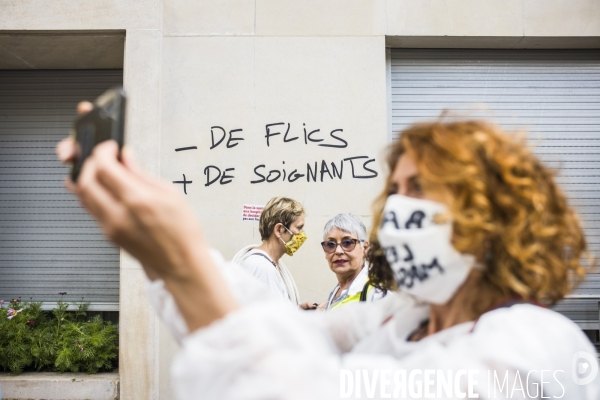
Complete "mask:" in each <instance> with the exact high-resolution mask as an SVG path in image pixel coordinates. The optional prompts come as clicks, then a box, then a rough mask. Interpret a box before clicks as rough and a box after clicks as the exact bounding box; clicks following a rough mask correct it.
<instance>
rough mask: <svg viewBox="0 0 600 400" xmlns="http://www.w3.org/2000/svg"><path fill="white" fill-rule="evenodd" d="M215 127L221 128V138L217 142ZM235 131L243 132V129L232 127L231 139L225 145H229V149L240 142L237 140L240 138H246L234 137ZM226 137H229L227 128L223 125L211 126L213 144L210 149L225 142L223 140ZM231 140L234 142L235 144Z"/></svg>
mask: <svg viewBox="0 0 600 400" xmlns="http://www.w3.org/2000/svg"><path fill="white" fill-rule="evenodd" d="M215 129H220V130H221V138H220V139H219V140H218V141H217V142H216V143H215ZM235 132H242V129H232V130H230V131H229V139H227V143H226V145H225V147H227V148H228V149H231V148H232V147H235V146H237V145H238V144H239V143H236V142H238V141H240V140H246V139H244V138H241V137H233V134H234V133H235ZM226 137H227V131H226V130H225V128H223V127H221V126H211V127H210V142H211V146H210V148H209V150H212V149H214V148H215V147H217V146H218V145H220V144H221V143H223V141H224V140H225V138H226ZM231 142H233V144H232V143H231Z"/></svg>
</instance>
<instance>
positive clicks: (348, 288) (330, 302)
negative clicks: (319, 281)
mask: <svg viewBox="0 0 600 400" xmlns="http://www.w3.org/2000/svg"><path fill="white" fill-rule="evenodd" d="M350 286H352V284H350ZM350 286H348V287H347V288H346V289H345V290H343V291H342V293H340V295H339V296H338V297H337V298H336V299H335V301H332V300H333V295H334V294H335V292H337V290H338V288H339V287H340V284H339V283H338V284H337V285H335V287H334V288H333V291H332V292H331V293H330V294H329V299H328V300H327V307H326V308H325V310H329V307H331V306H333V305H335V304H337V303H339V302H340V301H342V300H344V299H345V298H346V297H348V291H349V290H350Z"/></svg>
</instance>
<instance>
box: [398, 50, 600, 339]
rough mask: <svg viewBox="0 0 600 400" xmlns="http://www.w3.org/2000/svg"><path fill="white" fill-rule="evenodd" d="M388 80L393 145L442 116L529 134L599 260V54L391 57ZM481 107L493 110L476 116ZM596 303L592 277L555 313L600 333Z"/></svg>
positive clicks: (599, 285) (408, 53)
mask: <svg viewBox="0 0 600 400" xmlns="http://www.w3.org/2000/svg"><path fill="white" fill-rule="evenodd" d="M391 80H392V81H391V94H392V96H391V97H392V104H391V114H392V137H393V138H394V139H395V138H397V136H398V134H399V133H400V131H401V130H402V129H404V128H406V127H407V126H408V125H410V124H412V123H414V122H417V121H421V120H424V119H433V118H435V117H437V116H439V115H440V112H441V111H442V110H444V109H449V110H452V111H454V112H455V113H454V114H458V115H464V116H467V117H469V116H475V117H485V118H490V117H491V118H493V119H494V120H495V121H496V122H498V123H499V124H500V125H501V126H503V127H505V128H506V129H509V130H517V129H519V128H524V129H526V130H527V131H528V132H529V138H530V144H531V145H532V147H533V149H534V152H535V154H537V155H538V156H539V158H540V159H541V160H542V161H544V162H545V164H546V165H548V166H549V167H552V168H554V169H558V170H559V174H558V177H557V181H558V182H559V184H560V185H561V187H562V189H563V190H564V191H565V192H566V193H567V195H568V197H569V199H570V204H571V205H572V206H573V207H574V208H575V209H576V210H577V211H578V212H579V214H580V216H581V217H582V220H583V225H584V229H585V232H586V238H587V241H588V245H589V248H590V250H591V251H592V253H593V254H594V255H595V256H596V257H598V256H600V51H599V50H481V49H479V50H445V49H443V50H442V49H428V50H420V49H415V50H408V49H392V51H391ZM481 104H484V105H486V106H487V107H489V108H488V109H484V110H479V111H475V110H476V107H474V105H481ZM584 262H585V261H584ZM599 300H600V274H599V273H598V272H594V273H591V274H589V275H588V278H587V281H586V282H585V283H583V285H582V286H581V287H580V288H578V289H577V290H576V291H575V293H573V295H572V296H571V298H569V299H567V300H565V301H563V302H561V303H560V304H559V305H557V306H556V310H557V311H559V312H562V313H563V314H565V315H566V316H568V317H569V318H571V319H573V320H574V321H576V322H577V323H578V324H579V325H580V326H581V327H582V328H583V329H598V301H599Z"/></svg>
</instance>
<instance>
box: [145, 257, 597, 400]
mask: <svg viewBox="0 0 600 400" xmlns="http://www.w3.org/2000/svg"><path fill="white" fill-rule="evenodd" d="M213 258H214V259H215V262H216V264H217V265H219V268H220V270H221V272H222V274H223V276H224V278H225V280H226V282H227V284H228V285H229V289H230V290H231V291H232V292H233V294H234V295H235V297H236V298H237V300H238V301H239V302H240V304H241V305H242V306H241V308H240V309H239V310H237V311H235V312H232V313H230V314H229V315H227V316H226V317H225V318H223V319H221V320H219V321H216V322H214V323H213V324H211V325H210V326H208V327H206V328H203V329H199V330H197V331H195V332H192V333H188V332H187V327H186V325H185V323H184V321H183V318H182V317H181V315H180V314H179V312H178V311H177V307H176V305H175V302H174V300H173V298H172V297H171V295H170V294H169V293H168V292H167V291H166V290H165V289H164V286H163V283H162V281H154V282H151V283H149V284H148V291H149V296H150V301H151V303H152V305H153V306H154V308H155V309H156V310H157V312H158V313H159V315H160V316H161V318H162V319H163V321H164V322H165V323H166V324H167V326H168V327H169V328H170V329H171V332H172V333H173V335H174V336H175V338H176V339H177V340H178V341H179V342H180V343H181V346H182V349H181V351H180V352H179V354H178V355H177V356H176V358H175V360H174V363H173V365H172V370H171V373H172V379H173V387H174V388H175V390H176V392H177V394H178V396H179V398H180V399H182V400H192V399H198V400H199V399H203V400H205V399H215V400H226V399H232V400H246V399H301V400H311V399H324V400H325V399H326V400H330V399H337V398H340V397H342V398H390V397H391V398H394V395H396V396H402V395H404V397H400V398H450V399H455V398H465V396H468V390H469V387H468V385H469V383H471V382H472V381H477V384H476V385H475V388H474V389H473V388H471V390H472V392H473V394H474V395H478V398H480V399H490V398H497V399H505V398H511V399H512V398H514V399H517V398H563V399H567V400H597V399H598V398H599V393H600V391H599V390H598V378H597V379H596V380H595V381H594V382H592V383H590V384H587V385H577V384H576V383H575V382H574V379H573V377H572V373H573V365H574V363H573V361H574V360H573V357H574V356H575V354H577V353H578V352H584V353H586V354H591V355H593V356H594V357H595V354H596V353H595V349H594V347H593V346H592V344H591V343H590V342H589V341H588V339H587V338H586V336H585V335H584V334H583V332H581V330H580V329H579V328H578V327H577V325H575V324H574V323H573V322H571V321H570V320H569V319H567V318H566V317H564V316H562V315H560V314H558V313H556V312H553V311H551V310H548V309H544V308H541V307H537V306H533V305H529V304H520V305H514V306H512V307H510V308H501V309H497V310H494V311H490V312H488V313H486V314H484V315H483V316H481V318H480V319H479V320H478V321H477V323H474V322H468V323H463V324H459V325H456V326H454V327H452V328H450V329H446V330H443V331H441V332H438V333H437V334H434V335H431V336H428V337H426V338H424V339H422V340H420V341H418V342H409V341H407V340H406V338H407V337H408V336H409V334H410V333H411V332H412V331H414V329H415V328H417V327H418V326H419V324H420V323H421V322H422V321H423V320H424V319H426V317H427V314H428V307H427V306H426V305H419V304H416V303H415V302H414V301H413V300H412V299H411V298H409V297H408V296H405V295H401V294H396V293H390V294H389V295H388V296H386V297H385V298H384V299H382V300H380V301H377V302H374V303H355V304H349V305H347V306H345V307H341V308H340V309H339V310H338V311H332V312H330V313H320V312H315V311H302V310H297V309H295V308H294V307H293V306H292V305H291V304H289V302H287V303H286V302H284V301H280V300H276V299H275V298H274V297H273V296H272V295H271V294H270V293H269V292H268V291H267V290H264V286H263V285H262V284H261V283H260V282H258V281H256V280H255V279H254V278H252V277H251V276H250V275H248V274H247V273H245V271H243V270H242V269H241V268H240V267H239V266H237V265H235V264H231V263H226V262H225V260H223V258H222V257H221V256H220V255H219V254H218V253H216V252H214V253H213ZM580 354H581V353H580ZM432 370H433V371H434V372H433V374H434V375H432V372H431V371H432ZM403 371H404V378H405V379H404V381H403V379H402V375H403ZM440 371H441V373H442V374H446V373H448V371H450V373H451V374H452V375H451V376H449V375H448V377H449V378H450V381H453V382H452V383H453V384H454V387H453V388H450V390H451V391H450V393H448V387H447V386H443V385H440V384H434V385H433V386H432V385H431V384H430V382H429V380H428V378H429V379H430V378H431V377H432V376H434V377H435V374H436V373H440ZM469 374H471V375H472V376H471V378H473V379H471V380H468V379H467V378H468V377H469ZM357 375H358V376H359V377H360V379H356V377H357ZM386 377H387V379H386ZM411 377H412V378H413V379H412V381H410V379H411ZM375 378H379V379H375ZM353 379H354V380H353ZM438 379H439V378H438ZM351 380H353V382H352V385H353V387H352V388H350V387H349V385H350V383H349V382H350V381H351ZM359 380H360V382H359ZM495 381H498V383H499V384H498V385H496V386H495V387H496V389H495V392H494V390H493V389H494V384H495ZM403 382H404V384H403ZM411 382H412V383H413V384H412V385H411V384H410V383H411ZM419 382H420V383H419ZM446 383H447V382H446ZM500 384H503V385H502V388H500ZM357 385H360V389H357ZM540 386H543V392H541V391H540V390H539V389H540ZM403 387H404V389H403ZM536 388H537V390H538V396H537V397H533V396H534V395H535V389H536ZM438 389H440V390H441V395H440V394H439V393H437V390H438ZM419 390H420V394H419ZM444 390H445V391H444ZM527 390H528V391H529V392H527ZM394 391H395V393H394ZM431 394H433V397H431V396H428V395H431ZM463 394H464V396H463ZM494 394H495V397H494V396H493V395H494ZM426 395H427V397H426ZM519 396H521V397H519ZM542 396H543V397H542ZM396 398H398V397H396ZM467 398H469V397H467Z"/></svg>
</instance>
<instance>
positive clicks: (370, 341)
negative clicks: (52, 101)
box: [59, 121, 599, 400]
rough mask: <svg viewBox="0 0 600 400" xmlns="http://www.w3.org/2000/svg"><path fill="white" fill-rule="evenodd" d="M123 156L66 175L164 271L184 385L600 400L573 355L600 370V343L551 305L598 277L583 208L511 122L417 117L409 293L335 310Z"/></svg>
mask: <svg viewBox="0 0 600 400" xmlns="http://www.w3.org/2000/svg"><path fill="white" fill-rule="evenodd" d="M73 154H74V152H73V146H72V143H71V142H68V141H67V142H63V143H62V144H61V145H60V146H59V156H60V157H61V159H63V160H69V159H70V158H71V157H72V156H73ZM116 155H117V146H116V144H114V143H110V142H109V143H104V144H101V145H99V146H98V147H97V148H96V150H95V152H94V155H93V156H92V157H91V158H90V159H88V161H86V165H85V166H84V169H83V171H82V174H81V176H80V178H79V181H78V183H77V184H76V185H75V184H72V183H69V184H68V186H69V187H70V188H71V189H72V190H73V191H74V192H75V193H76V194H77V195H78V196H79V197H80V199H81V200H82V202H83V204H84V205H85V206H86V207H87V208H88V210H90V212H91V213H92V214H94V216H95V217H96V218H97V219H98V220H99V221H100V224H101V225H102V226H103V228H104V229H105V232H106V233H107V234H108V236H109V237H110V238H111V239H112V240H113V241H115V242H116V243H117V244H119V245H121V246H123V247H124V248H125V249H126V250H127V251H129V252H130V253H131V254H132V255H134V256H135V257H137V258H138V259H139V260H140V261H141V263H142V265H143V266H144V269H145V271H146V272H147V274H148V275H149V276H150V277H153V279H155V280H156V281H158V282H159V283H160V284H156V285H153V289H152V290H153V293H151V296H150V298H151V301H153V303H154V306H155V308H156V309H157V311H158V312H159V314H160V315H161V317H162V318H163V320H164V321H166V323H167V325H168V326H169V327H170V328H171V330H172V332H173V333H174V335H175V336H176V337H178V338H179V339H180V340H181V343H182V350H181V351H180V353H179V354H178V356H177V357H176V359H175V362H174V365H173V368H172V374H173V379H174V384H173V387H174V388H176V390H177V392H178V394H179V397H180V398H182V399H196V398H210V399H259V398H269V399H332V398H339V397H344V398H348V397H352V398H367V397H368V398H374V397H382V398H389V397H393V398H437V399H441V398H450V399H454V398H465V397H468V398H486V399H489V398H564V399H578V400H593V399H597V398H598V395H599V392H598V386H597V380H596V382H591V383H588V384H584V383H586V379H583V380H581V379H577V376H578V375H577V373H581V370H579V371H578V368H576V365H575V364H576V363H575V361H576V360H577V357H580V356H581V355H586V354H587V355H588V356H589V357H591V360H592V361H594V362H591V363H590V364H589V365H588V367H589V368H591V370H592V372H597V364H595V360H594V358H593V357H595V350H594V348H593V346H592V345H591V343H589V341H588V340H587V338H586V337H585V335H584V334H583V333H582V332H581V330H580V329H579V328H578V327H577V326H576V325H575V324H574V323H573V322H571V321H570V320H568V319H567V318H565V317H563V316H562V315H560V314H558V313H555V312H553V311H551V310H549V309H547V308H545V305H549V304H552V303H553V302H556V301H558V300H560V299H561V298H562V297H564V296H565V294H567V293H568V292H569V291H570V290H571V289H572V285H574V284H576V283H577V281H578V280H580V279H582V278H583V276H584V268H583V267H582V265H581V262H580V259H581V258H582V257H583V256H584V255H585V252H586V244H585V240H584V238H583V234H582V231H581V228H580V226H579V222H578V220H577V216H576V215H575V213H574V212H573V211H572V210H571V209H570V208H569V207H568V205H567V201H566V199H565V196H564V194H563V193H562V192H561V191H560V190H559V189H558V188H557V186H556V184H555V182H554V178H553V176H552V174H551V173H550V172H549V171H548V170H547V169H546V168H545V167H544V166H543V165H542V164H541V163H540V162H539V161H538V160H537V159H536V158H535V157H534V156H533V155H531V153H530V152H529V151H528V150H527V148H526V147H525V146H524V145H523V144H520V143H516V142H515V141H513V139H512V138H511V137H509V136H508V135H506V134H504V133H502V132H501V131H500V130H499V129H498V128H496V127H494V126H492V125H489V124H487V123H484V122H478V121H466V122H455V123H445V122H442V121H437V122H433V123H427V124H418V125H414V126H412V127H410V128H408V129H407V130H405V131H404V132H403V133H402V136H401V138H400V140H399V141H397V142H396V143H394V144H393V145H391V147H390V149H389V154H388V165H389V167H390V175H389V176H388V178H387V180H386V186H385V189H384V191H383V192H382V194H381V195H380V196H379V197H378V198H377V200H376V202H375V205H374V207H375V209H374V224H373V230H372V233H371V238H370V241H371V244H372V246H373V248H372V254H371V260H370V262H371V265H372V269H371V270H370V276H371V280H372V282H373V283H374V284H376V285H379V286H380V287H385V288H389V287H393V288H397V289H398V292H397V293H390V294H389V295H388V296H386V298H384V299H382V300H380V301H378V302H374V303H356V304H351V305H348V306H346V307H343V308H341V309H340V310H339V311H333V312H331V313H303V312H301V311H299V310H291V312H290V309H289V306H288V305H286V304H285V302H284V301H276V300H275V299H274V298H273V297H272V295H270V293H269V292H268V291H265V290H264V288H263V286H262V285H260V284H258V283H257V282H254V281H253V278H252V277H250V276H248V275H247V274H245V271H243V270H241V269H240V268H239V267H238V266H236V265H235V264H228V263H226V262H225V261H224V260H223V258H222V257H220V256H219V255H218V254H217V253H216V252H211V251H210V250H209V247H208V245H207V243H206V241H205V240H204V239H203V237H202V234H201V230H200V227H199V225H198V223H196V222H194V221H193V219H192V218H190V216H191V215H192V212H191V211H190V210H189V207H188V206H187V205H186V203H185V201H184V200H182V199H181V197H180V196H179V195H178V194H177V193H176V192H174V191H173V189H172V188H171V187H170V185H168V184H164V183H162V182H160V181H157V180H156V179H154V178H151V177H148V176H146V175H144V174H143V173H142V172H140V171H139V169H138V168H136V167H135V164H134V163H133V162H132V160H131V157H130V155H128V154H127V153H124V154H123V155H122V157H121V160H122V163H119V162H118V161H117V157H116ZM594 369H595V370H594ZM589 376H592V379H593V375H592V374H590V375H589Z"/></svg>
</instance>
